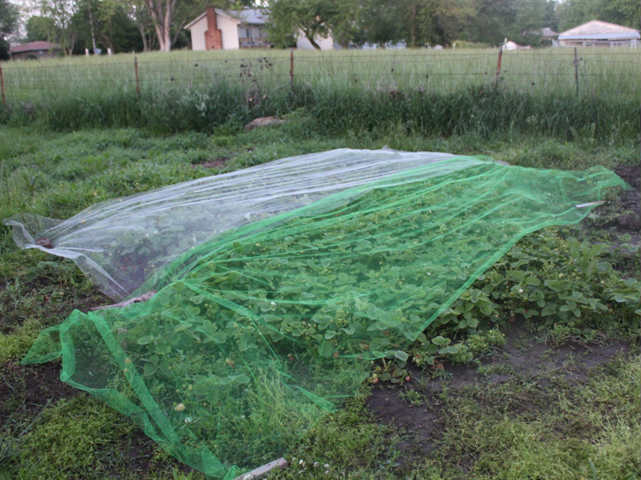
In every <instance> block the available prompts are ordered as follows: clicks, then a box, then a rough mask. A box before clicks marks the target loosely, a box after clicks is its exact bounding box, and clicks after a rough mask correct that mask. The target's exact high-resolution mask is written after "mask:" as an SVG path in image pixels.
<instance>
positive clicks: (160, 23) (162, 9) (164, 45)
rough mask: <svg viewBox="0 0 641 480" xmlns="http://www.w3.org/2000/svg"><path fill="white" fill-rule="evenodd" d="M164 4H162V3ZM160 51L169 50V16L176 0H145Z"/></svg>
mask: <svg viewBox="0 0 641 480" xmlns="http://www.w3.org/2000/svg"><path fill="white" fill-rule="evenodd" d="M163 4H164V5H163ZM145 5H146V6H147V9H148V10H149V13H150V14H151V21H152V23H153V24H154V31H155V32H156V37H157V38H158V46H159V47H160V51H161V52H169V51H170V50H171V17H172V13H173V11H174V8H175V6H176V0H165V1H164V2H163V0H145Z"/></svg>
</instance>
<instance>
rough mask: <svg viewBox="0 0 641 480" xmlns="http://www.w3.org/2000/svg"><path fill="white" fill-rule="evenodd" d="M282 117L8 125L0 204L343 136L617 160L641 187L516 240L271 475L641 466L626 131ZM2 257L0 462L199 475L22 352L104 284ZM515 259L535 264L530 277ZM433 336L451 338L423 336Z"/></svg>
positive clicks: (625, 470) (16, 470)
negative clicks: (254, 126) (158, 125)
mask: <svg viewBox="0 0 641 480" xmlns="http://www.w3.org/2000/svg"><path fill="white" fill-rule="evenodd" d="M288 119H289V121H288V122H287V123H285V124H284V125H281V126H278V127H269V128H265V129H258V130H254V131H251V132H243V131H242V129H240V128H238V125H237V123H236V122H231V123H223V124H221V125H220V126H218V127H215V128H212V129H210V131H208V132H184V133H177V134H171V135H169V134H158V133H152V132H150V131H149V130H141V129H134V128H125V129H115V128H112V129H100V130H90V129H86V130H79V131H75V132H73V133H70V132H52V131H50V130H47V129H35V128H34V127H6V128H3V130H2V131H0V217H1V218H6V217H8V216H11V215H13V214H16V213H20V212H30V213H37V214H40V215H45V216H50V217H53V218H66V217H69V216H71V215H73V214H74V213H76V212H78V211H80V210H82V209H83V208H85V207H88V206H89V205H92V204H94V203H96V202H99V201H101V200H106V199H110V198H114V197H118V196H123V195H128V194H132V193H136V192H141V191H145V190H148V189H152V188H156V187H160V186H163V185H168V184H172V183H176V182H179V181H183V180H189V179H194V178H199V177H203V176H208V175H213V174H216V173H221V172H227V171H232V170H236V169H239V168H244V167H248V166H252V165H256V164H259V163H263V162H267V161H270V160H275V159H278V158H282V157H285V156H289V155H295V154H302V153H308V152H316V151H322V150H328V149H332V148H338V147H353V148H381V147H383V146H385V145H387V146H389V147H391V148H396V149H402V150H417V151H419V150H420V151H443V152H452V153H460V154H485V155H490V156H492V157H493V158H494V159H496V160H502V161H506V162H509V163H510V164H515V165H522V166H533V167H540V168H557V169H585V168H588V167H590V166H593V165H603V166H605V167H607V168H611V169H616V171H617V172H619V173H620V174H622V175H624V176H625V177H626V179H627V180H628V181H630V182H631V183H632V182H634V181H635V179H637V180H636V181H637V183H636V184H635V185H634V186H635V188H636V192H635V191H634V190H631V191H628V192H624V193H621V194H616V195H614V194H613V196H612V197H611V199H610V201H609V202H608V204H607V205H605V206H603V207H601V208H600V209H597V210H596V211H595V214H593V215H591V216H590V218H588V219H587V220H586V221H585V222H583V224H581V225H579V226H577V227H564V228H549V229H545V230H543V231H540V232H537V233H535V234H532V235H530V236H528V237H527V238H526V239H524V240H523V241H521V242H519V244H518V245H517V246H515V247H514V248H513V249H512V250H511V251H510V252H509V253H508V254H507V255H506V256H505V257H503V258H502V259H501V260H500V261H499V262H497V264H496V265H495V266H494V267H493V268H492V269H490V270H489V271H488V272H487V273H486V274H485V275H484V276H483V277H482V278H480V279H479V280H477V282H475V283H474V285H473V286H472V288H471V289H470V290H469V291H468V292H467V293H466V294H464V295H463V296H462V297H461V298H460V299H459V300H458V301H457V302H456V303H455V304H454V305H453V306H452V307H451V309H450V310H448V311H447V312H446V313H445V314H443V315H442V317H440V318H439V320H438V321H437V322H435V323H434V324H433V325H432V326H430V327H429V329H428V330H427V331H426V332H425V336H424V338H421V339H419V341H417V342H416V343H415V344H414V345H412V347H411V349H410V351H409V357H410V358H409V360H408V361H407V362H401V361H399V360H386V361H376V362H373V363H372V365H371V376H370V378H369V380H368V381H367V382H365V383H364V384H363V385H362V387H361V389H360V391H359V393H358V395H357V396H356V397H355V398H353V399H351V400H349V401H347V402H346V405H345V407H344V408H343V409H341V410H339V411H338V412H336V413H334V414H331V415H328V416H326V417H325V418H324V419H323V420H322V421H320V422H319V423H318V424H316V425H315V426H314V427H313V428H311V429H310V430H308V431H307V432H304V433H303V434H302V437H301V439H300V440H299V441H297V442H294V443H293V444H292V445H291V446H290V448H289V449H288V450H287V451H286V452H283V454H284V455H285V457H286V458H287V460H288V461H289V463H290V467H289V468H288V469H286V470H284V471H282V472H277V473H275V474H273V475H272V478H292V479H293V478H376V479H379V478H416V479H419V478H421V479H434V480H436V479H459V478H460V479H463V478H482V479H494V478H500V479H524V478H532V479H534V478H541V479H542V478H550V479H601V478H608V479H609V478H612V479H633V478H639V476H641V459H640V458H639V451H640V450H641V440H640V439H641V429H640V427H639V425H641V405H640V404H639V401H638V399H639V396H640V395H641V354H640V351H639V334H640V331H639V323H640V320H641V316H640V315H641V303H640V300H639V288H640V285H641V283H640V282H641V264H640V263H639V236H638V231H639V227H638V223H635V222H638V218H637V217H636V216H635V215H639V214H641V212H639V208H640V202H639V193H638V192H639V189H640V188H641V187H640V186H639V184H638V177H639V167H638V165H639V160H638V145H637V144H636V140H635V139H634V138H630V137H622V138H618V139H617V141H612V142H605V141H602V140H598V139H596V138H594V137H589V136H588V137H586V138H583V139H580V138H575V139H574V140H572V141H569V140H566V139H561V138H559V137H552V136H545V135H542V134H536V133H532V134H524V133H519V132H517V131H508V132H503V133H501V134H498V133H493V134H487V135H479V134H478V132H472V133H469V134H465V133H460V134H454V135H450V136H447V137H444V136H440V135H428V136H425V135H423V134H422V133H421V132H416V131H413V130H412V129H408V128H406V127H405V126H401V125H394V124H392V125H387V126H385V128H377V129H361V128H356V127H355V128H354V129H353V130H350V129H346V130H345V131H343V132H342V133H341V134H336V133H332V132H331V131H329V132H328V131H327V129H326V128H325V127H324V125H323V124H322V121H321V120H319V119H318V118H315V117H313V116H311V115H309V114H308V113H306V112H304V111H301V110H297V111H295V112H294V113H292V114H290V115H289V116H288ZM0 256H1V258H2V261H1V262H0V318H1V320H0V322H1V323H0V365H2V367H1V368H0V375H1V377H2V381H1V382H0V418H1V419H2V420H1V424H0V435H1V436H0V478H2V479H4V478H6V479H9V478H25V479H30V478H47V479H50V478H61V479H62V478H65V479H66V478H96V479H97V478H131V479H133V478H148V479H160V478H163V479H164V478H183V479H185V478H202V477H203V476H202V474H200V473H198V472H195V471H191V470H189V469H188V468H186V467H184V466H183V465H181V464H180V463H179V462H177V461H176V460H174V459H172V458H171V457H170V456H169V455H167V454H166V453H165V452H163V451H162V450H161V449H159V448H158V447H157V446H156V445H155V444H154V443H153V442H152V441H151V440H149V439H148V438H147V437H146V436H144V434H143V433H142V432H141V430H140V429H138V428H137V427H136V426H135V425H134V424H133V423H131V422H130V421H129V420H128V419H127V418H126V417H124V416H122V415H120V414H118V413H116V412H115V411H113V410H111V409H109V408H108V407H106V406H105V405H104V404H102V403H101V402H100V401H98V400H95V399H93V398H92V397H90V396H88V395H87V394H85V393H82V392H80V391H77V390H74V389H72V388H70V387H68V386H66V385H65V384H63V383H61V382H60V381H59V380H58V374H59V364H56V363H55V362H54V363H48V364H42V365H35V366H34V365H31V366H22V365H20V363H19V362H20V360H21V358H22V357H23V356H24V354H25V353H26V351H27V350H28V349H29V347H30V345H31V343H32V342H33V340H34V339H35V337H36V336H37V334H38V332H39V331H40V330H41V329H42V328H44V327H47V326H51V325H55V324H58V323H60V322H61V321H62V320H64V318H65V317H66V316H67V315H68V314H69V313H71V311H72V310H73V309H76V308H77V309H80V310H87V309H88V308H89V307H92V306H98V305H103V304H107V303H111V301H110V300H109V299H108V298H106V297H104V296H103V295H102V294H100V292H98V291H97V290H96V288H95V287H93V286H92V285H91V283H90V282H89V280H87V279H86V278H85V277H84V276H83V275H82V274H81V273H80V272H79V270H78V269H77V268H76V266H75V265H74V264H73V263H71V262H69V261H64V260H60V259H57V258H54V257H51V256H47V255H45V254H43V253H41V252H38V251H34V250H28V251H21V250H18V249H17V247H16V246H15V245H14V243H13V240H12V238H11V233H10V231H9V230H8V229H7V228H6V227H1V230H0ZM523 272H526V273H527V276H528V278H534V279H536V281H538V282H539V283H538V284H537V283H533V284H532V285H533V286H532V287H531V290H527V292H526V294H525V295H523V294H522V293H520V292H519V288H518V286H519V285H520V284H521V283H522V282H523ZM562 278H565V279H567V280H564V281H560V280H561V279H562ZM553 282H556V283H553ZM548 285H553V286H554V288H552V287H548ZM535 294H536V295H540V296H541V297H540V298H538V297H537V298H535ZM577 299H579V300H577ZM539 301H544V302H545V304H546V305H548V306H549V307H548V309H547V310H546V314H545V315H542V314H541V311H540V309H538V306H537V304H538V302H539ZM461 325H463V326H461ZM436 336H439V337H440V338H447V341H448V342H449V343H450V345H451V346H457V348H455V349H452V350H451V351H452V352H453V353H450V354H446V353H442V354H438V353H437V354H434V351H433V349H432V348H431V347H432V344H431V343H430V341H429V339H432V338H435V337H436Z"/></svg>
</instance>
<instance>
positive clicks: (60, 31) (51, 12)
mask: <svg viewBox="0 0 641 480" xmlns="http://www.w3.org/2000/svg"><path fill="white" fill-rule="evenodd" d="M40 11H41V12H42V15H43V16H45V17H47V18H50V19H51V20H52V21H53V24H54V27H55V40H56V42H57V43H59V44H60V46H61V47H62V49H63V50H64V51H65V53H66V54H67V55H71V53H72V52H73V49H74V46H75V43H76V39H77V38H78V31H77V30H76V29H75V28H73V27H72V19H73V17H74V15H75V14H76V13H77V11H78V3H77V2H76V0H40Z"/></svg>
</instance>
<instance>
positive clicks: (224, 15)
mask: <svg viewBox="0 0 641 480" xmlns="http://www.w3.org/2000/svg"><path fill="white" fill-rule="evenodd" d="M268 21H269V18H268V16H267V15H266V14H265V13H264V12H263V11H262V10H260V9H255V8H254V9H253V8H247V9H244V10H222V9H220V8H213V7H210V8H208V9H207V10H205V11H204V12H203V13H201V14H200V15H199V16H197V17H196V18H194V19H193V20H192V21H191V22H189V23H188V24H187V25H185V29H186V30H189V31H190V33H191V48H192V50H220V49H223V50H237V49H239V48H269V47H270V46H271V45H270V44H269V42H268V40H267V30H266V24H267V22H268ZM314 41H315V42H316V43H317V44H318V45H319V46H320V47H321V50H332V49H334V48H340V47H339V46H338V45H337V44H336V42H334V39H333V38H332V37H331V35H330V36H327V37H322V36H320V35H317V36H315V37H314ZM296 48H299V49H301V50H313V49H314V46H313V45H312V44H311V42H310V41H309V40H308V39H307V37H305V35H304V34H303V32H302V31H300V30H299V31H298V34H297V36H296Z"/></svg>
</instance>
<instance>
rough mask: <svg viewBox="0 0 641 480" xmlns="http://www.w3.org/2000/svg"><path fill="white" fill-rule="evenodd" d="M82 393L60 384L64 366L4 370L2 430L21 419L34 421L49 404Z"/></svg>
mask: <svg viewBox="0 0 641 480" xmlns="http://www.w3.org/2000/svg"><path fill="white" fill-rule="evenodd" d="M79 393H80V390H76V389H75V388H71V387H70V386H69V385H67V384H66V383H63V382H61V381H60V364H59V363H57V362H50V363H44V364H42V365H27V366H23V365H19V364H17V363H14V362H7V363H5V364H4V365H2V367H1V368H0V427H2V426H3V425H4V422H5V421H9V420H10V419H11V418H16V417H17V416H20V417H22V418H25V417H33V416H34V415H36V414H37V413H38V412H39V411H40V410H42V409H43V408H44V407H45V406H47V404H49V403H51V404H53V403H55V402H56V401H58V400H60V399H61V398H68V397H72V396H75V395H78V394H79Z"/></svg>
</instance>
